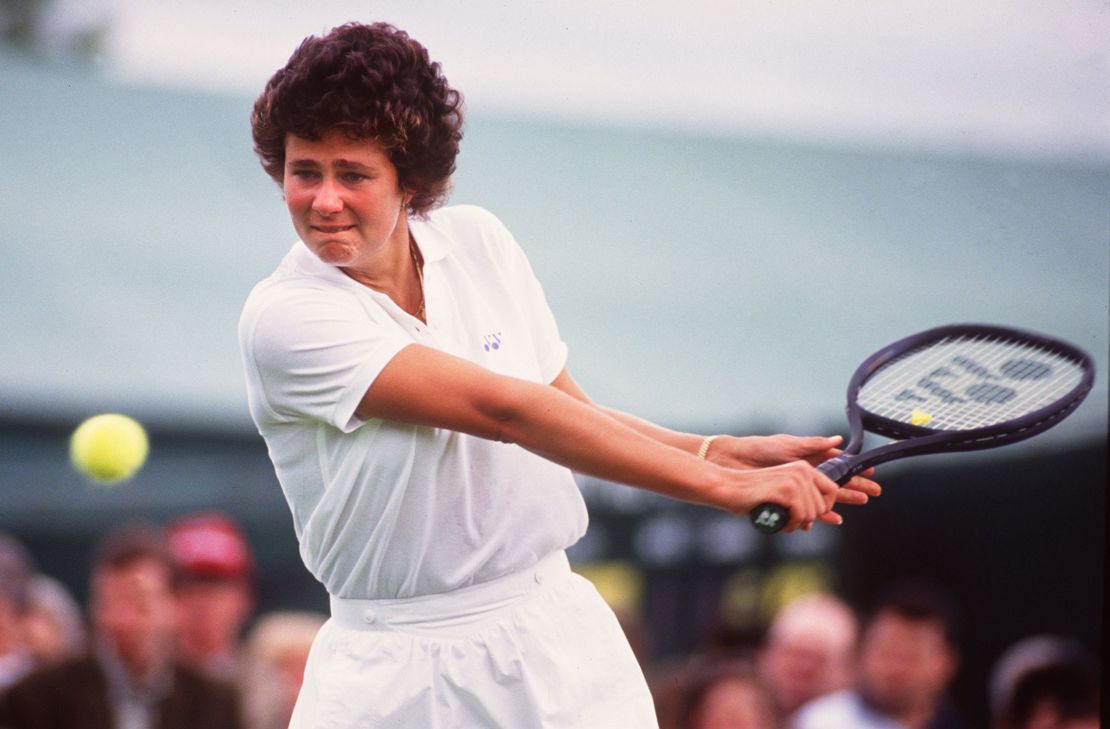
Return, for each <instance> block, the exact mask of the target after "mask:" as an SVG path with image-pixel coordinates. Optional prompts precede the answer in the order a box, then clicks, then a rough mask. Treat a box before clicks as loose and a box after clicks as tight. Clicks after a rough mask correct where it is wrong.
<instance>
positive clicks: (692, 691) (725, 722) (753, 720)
mask: <svg viewBox="0 0 1110 729" xmlns="http://www.w3.org/2000/svg"><path fill="white" fill-rule="evenodd" d="M682 706H683V709H682V712H681V718H680V720H679V722H678V726H679V727H680V728H681V729H779V727H781V726H782V723H781V721H780V719H779V715H778V711H777V710H776V709H775V703H774V699H773V698H772V697H771V693H770V691H769V690H768V689H767V687H766V686H765V685H764V684H763V682H762V681H761V680H760V678H759V676H758V674H757V673H756V672H755V669H754V667H753V666H752V665H751V663H749V662H748V661H744V660H738V659H716V660H710V661H709V662H707V663H704V664H698V663H696V664H695V665H693V666H692V668H691V671H690V673H689V676H688V678H687V684H686V696H685V700H684V701H683V703H682Z"/></svg>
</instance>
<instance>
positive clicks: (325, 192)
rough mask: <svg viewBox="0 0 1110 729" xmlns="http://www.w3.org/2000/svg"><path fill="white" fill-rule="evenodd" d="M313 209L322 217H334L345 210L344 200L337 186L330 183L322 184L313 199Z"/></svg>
mask: <svg viewBox="0 0 1110 729" xmlns="http://www.w3.org/2000/svg"><path fill="white" fill-rule="evenodd" d="M312 209H313V210H315V211H316V212H318V213H320V214H321V215H334V214H335V213H338V212H340V211H341V210H343V199H342V198H341V197H340V196H339V191H338V190H336V188H335V185H333V184H332V183H330V182H328V181H326V180H325V181H324V182H323V183H321V184H320V187H319V189H318V190H317V191H316V195H315V197H313V198H312Z"/></svg>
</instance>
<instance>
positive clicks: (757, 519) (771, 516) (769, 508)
mask: <svg viewBox="0 0 1110 729" xmlns="http://www.w3.org/2000/svg"><path fill="white" fill-rule="evenodd" d="M748 518H749V519H751V520H752V526H754V527H755V528H756V529H758V530H759V531H761V532H763V533H764V534H776V533H778V532H780V531H782V528H783V527H784V526H786V522H788V521H790V511H789V510H788V509H787V508H786V507H784V506H779V505H778V504H772V503H766V504H760V505H759V506H757V507H755V508H754V509H752V511H751V513H750V514H748Z"/></svg>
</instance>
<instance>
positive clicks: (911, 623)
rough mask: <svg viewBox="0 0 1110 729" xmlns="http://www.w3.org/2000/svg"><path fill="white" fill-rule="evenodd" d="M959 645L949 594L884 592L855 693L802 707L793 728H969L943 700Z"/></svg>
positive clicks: (923, 589) (904, 589)
mask: <svg viewBox="0 0 1110 729" xmlns="http://www.w3.org/2000/svg"><path fill="white" fill-rule="evenodd" d="M957 645H958V641H957V637H956V612H955V609H954V608H953V606H952V605H951V604H950V602H949V600H948V598H947V596H946V595H944V594H943V593H942V592H940V591H938V590H937V589H935V588H933V587H931V586H927V585H921V584H912V585H911V584H906V585H901V586H898V587H895V588H892V589H890V590H888V591H886V592H885V593H884V594H883V596H882V597H881V598H880V600H879V601H878V605H877V607H876V609H875V610H874V612H873V613H872V614H871V616H870V618H869V619H868V620H867V622H866V624H865V626H864V630H863V639H862V644H861V648H860V660H859V666H858V674H857V677H856V687H855V689H849V690H846V691H838V692H836V693H833V694H829V695H828V696H824V697H822V698H819V699H816V700H814V701H812V702H810V703H809V704H806V705H805V706H803V707H802V708H801V710H799V712H798V713H797V715H796V717H795V722H794V725H795V727H796V729H846V728H847V727H851V728H852V729H964V727H967V726H968V725H967V723H966V722H965V721H964V719H963V718H962V717H961V716H960V715H959V713H958V712H957V711H956V710H955V708H954V707H953V706H952V705H951V704H950V703H949V701H948V700H947V698H946V695H945V692H946V689H947V687H948V684H949V682H950V681H951V680H952V678H953V676H955V674H956V669H957V667H958V665H959V653H958V648H957Z"/></svg>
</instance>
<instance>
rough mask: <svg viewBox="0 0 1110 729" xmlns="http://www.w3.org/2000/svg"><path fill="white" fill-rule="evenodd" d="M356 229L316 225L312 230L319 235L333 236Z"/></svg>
mask: <svg viewBox="0 0 1110 729" xmlns="http://www.w3.org/2000/svg"><path fill="white" fill-rule="evenodd" d="M354 227H355V226H353V225H314V226H312V229H313V230H315V231H317V232H319V233H326V234H333V233H342V232H343V231H345V230H350V229H351V228H354Z"/></svg>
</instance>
